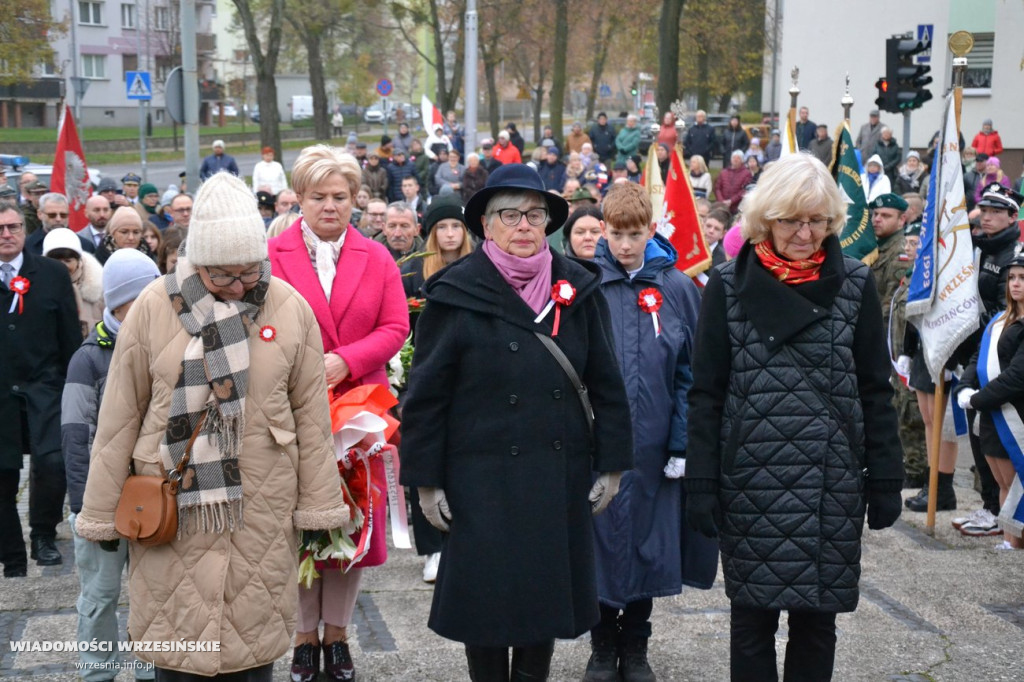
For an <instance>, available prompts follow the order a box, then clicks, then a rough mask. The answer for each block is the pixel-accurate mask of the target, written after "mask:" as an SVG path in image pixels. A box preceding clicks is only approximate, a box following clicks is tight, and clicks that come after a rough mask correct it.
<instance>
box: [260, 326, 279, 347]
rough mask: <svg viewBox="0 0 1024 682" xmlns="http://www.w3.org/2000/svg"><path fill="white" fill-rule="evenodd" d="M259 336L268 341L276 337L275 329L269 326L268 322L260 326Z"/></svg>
mask: <svg viewBox="0 0 1024 682" xmlns="http://www.w3.org/2000/svg"><path fill="white" fill-rule="evenodd" d="M260 338H261V339H262V340H264V341H266V342H267V343H270V342H271V341H273V340H274V339H276V338H277V330H276V329H274V328H273V327H271V326H270V325H269V324H267V325H263V326H262V327H260Z"/></svg>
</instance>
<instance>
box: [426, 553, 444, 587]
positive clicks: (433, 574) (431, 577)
mask: <svg viewBox="0 0 1024 682" xmlns="http://www.w3.org/2000/svg"><path fill="white" fill-rule="evenodd" d="M440 565H441V553H440V552H434V553H433V554H431V555H429V556H427V561H426V563H424V564H423V582H425V583H432V582H434V581H436V580H437V567H438V566H440Z"/></svg>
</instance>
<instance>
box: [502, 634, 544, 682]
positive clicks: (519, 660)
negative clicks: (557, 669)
mask: <svg viewBox="0 0 1024 682" xmlns="http://www.w3.org/2000/svg"><path fill="white" fill-rule="evenodd" d="M553 653H555V641H554V640H551V641H550V642H544V643H542V644H535V645H534V646H523V647H519V646H517V647H514V648H513V649H512V674H511V675H510V676H509V679H510V680H511V682H544V681H545V680H547V679H548V673H549V672H550V671H551V655H552V654H553Z"/></svg>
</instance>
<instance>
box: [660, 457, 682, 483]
mask: <svg viewBox="0 0 1024 682" xmlns="http://www.w3.org/2000/svg"><path fill="white" fill-rule="evenodd" d="M664 471H665V478H682V477H683V474H685V473H686V458H685V457H669V458H668V464H666V465H665V470H664Z"/></svg>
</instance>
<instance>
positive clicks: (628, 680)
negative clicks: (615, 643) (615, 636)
mask: <svg viewBox="0 0 1024 682" xmlns="http://www.w3.org/2000/svg"><path fill="white" fill-rule="evenodd" d="M621 642H622V648H621V649H620V651H619V673H620V674H621V675H622V679H623V682H655V681H656V680H657V678H656V677H655V676H654V671H653V670H651V665H650V663H648V662H647V637H641V636H637V635H623V636H622V638H621Z"/></svg>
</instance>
